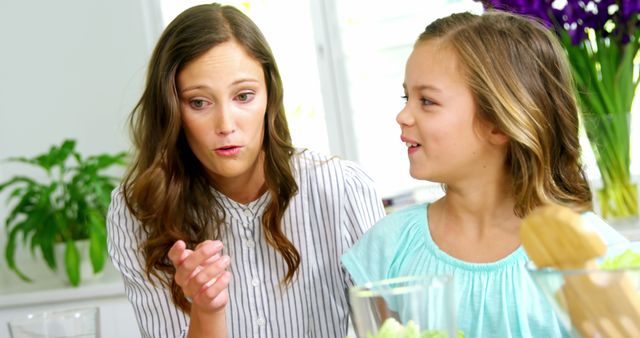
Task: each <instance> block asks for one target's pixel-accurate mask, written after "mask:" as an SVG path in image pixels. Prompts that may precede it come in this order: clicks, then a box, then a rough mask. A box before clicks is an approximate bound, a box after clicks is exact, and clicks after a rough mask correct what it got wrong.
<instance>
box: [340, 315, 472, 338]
mask: <svg viewBox="0 0 640 338" xmlns="http://www.w3.org/2000/svg"><path fill="white" fill-rule="evenodd" d="M347 338H349V337H347ZM367 338H448V337H447V333H446V332H444V331H438V330H425V331H423V332H420V327H418V325H417V324H416V323H415V322H414V321H412V320H409V321H408V322H407V325H406V326H404V325H402V324H400V322H398V321H397V320H396V319H394V318H388V319H387V320H385V321H384V323H382V326H381V327H380V330H378V333H377V334H375V335H372V334H367ZM457 338H464V333H462V331H460V330H458V334H457Z"/></svg>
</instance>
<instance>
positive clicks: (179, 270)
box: [170, 241, 222, 286]
mask: <svg viewBox="0 0 640 338" xmlns="http://www.w3.org/2000/svg"><path fill="white" fill-rule="evenodd" d="M172 249H173V248H172ZM186 250H187V249H184V250H183V251H179V248H178V249H177V250H176V252H173V253H172V254H173V255H174V256H173V257H174V259H175V261H174V259H171V258H170V259H171V261H172V262H174V265H175V262H178V265H176V274H175V276H174V278H175V280H176V283H178V285H180V286H183V285H184V284H186V283H187V282H188V281H189V280H190V279H191V278H193V277H195V276H196V275H197V274H198V273H199V272H200V271H201V270H202V268H203V267H206V266H207V265H211V263H212V262H215V261H217V260H218V259H217V257H216V256H219V254H220V251H221V250H222V242H220V241H205V242H203V243H202V245H199V246H198V248H197V249H196V250H194V251H193V252H191V253H190V254H188V255H185V254H184V252H185V251H186ZM185 256H186V257H185ZM175 257H178V258H175ZM180 258H183V259H182V260H181V261H180Z"/></svg>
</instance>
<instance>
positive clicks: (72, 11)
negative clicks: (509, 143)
mask: <svg viewBox="0 0 640 338" xmlns="http://www.w3.org/2000/svg"><path fill="white" fill-rule="evenodd" d="M200 3H207V1H193V0H111V1H99V0H65V1H46V0H33V1H10V0H2V1H0V159H6V158H8V157H14V156H33V155H36V154H38V153H42V152H45V151H46V150H48V148H49V147H50V146H51V145H54V144H60V143H61V142H62V140H63V139H65V138H74V139H76V140H77V141H78V150H79V151H80V152H82V153H83V154H86V155H90V154H96V153H102V152H109V153H115V152H118V151H122V150H128V149H130V141H129V135H128V129H127V128H128V126H127V117H128V115H129V113H130V111H131V109H132V108H133V107H134V105H135V104H136V102H137V100H138V99H139V96H140V94H141V91H142V88H143V85H144V79H145V72H146V67H147V62H148V59H149V56H150V54H151V51H152V49H153V47H154V45H155V43H156V41H157V39H158V37H159V35H160V33H161V32H162V30H163V29H164V27H166V25H167V24H168V23H169V22H170V21H171V20H172V19H173V18H174V17H175V16H176V15H177V14H179V13H180V12H181V11H182V10H184V9H186V8H188V7H190V6H192V5H195V4H200ZM223 3H225V4H231V5H233V6H236V7H237V8H239V9H240V10H242V11H243V12H245V13H246V14H247V15H248V16H249V17H251V18H252V19H253V20H254V21H255V22H256V23H257V24H258V26H259V27H260V28H261V29H262V30H263V33H264V34H265V36H266V38H267V40H268V41H269V43H270V45H271V47H272V49H273V52H274V54H275V57H276V60H277V62H278V66H279V68H280V70H281V73H282V77H283V81H284V87H285V106H286V110H287V117H288V120H289V124H290V129H291V132H292V135H293V140H294V143H295V145H296V146H297V147H301V148H310V149H314V150H317V151H320V152H324V153H328V154H331V155H337V156H340V157H342V158H345V159H348V160H352V161H355V162H357V163H359V164H360V165H361V166H362V167H363V168H364V169H365V170H366V171H367V172H368V173H369V174H370V175H371V176H372V177H373V179H374V181H375V182H376V185H377V188H378V190H379V192H380V193H381V194H382V196H383V197H385V198H393V197H395V198H399V199H402V198H410V199H411V198H416V199H419V200H420V199H433V198H435V197H436V196H438V195H439V194H441V191H440V189H439V187H438V186H437V185H435V184H432V183H429V182H420V181H416V180H413V179H411V178H410V176H409V170H408V161H407V158H406V149H405V146H404V144H403V143H402V142H400V137H399V136H400V129H399V127H398V126H397V124H396V122H395V116H396V114H397V112H398V111H399V110H400V109H401V108H402V105H403V100H402V99H401V98H400V96H401V95H403V90H402V82H403V77H404V74H403V72H404V67H405V61H406V59H407V57H408V56H409V53H410V52H411V48H412V45H413V42H414V41H415V39H416V38H417V36H418V35H419V33H420V32H422V30H423V29H424V27H425V26H426V25H427V24H429V23H430V22H431V21H433V20H434V19H436V18H438V17H442V16H445V15H448V14H450V13H453V12H460V11H471V12H475V13H480V12H481V10H482V8H481V5H480V4H479V3H477V2H474V1H472V0H448V1H447V0H429V1H426V0H395V1H382V0H367V1H365V0H254V1H223ZM523 62H526V60H523ZM638 104H640V100H636V107H635V108H634V110H633V112H632V128H633V130H634V131H635V132H633V133H632V137H633V140H632V153H633V154H632V174H633V175H635V177H636V182H638V177H639V176H640V136H639V135H640V117H639V116H638ZM582 144H583V149H584V161H585V163H586V169H587V174H588V176H589V179H590V180H591V182H592V184H593V185H594V187H597V186H599V185H600V175H599V173H598V170H597V167H596V165H595V159H594V156H593V153H592V152H591V148H590V147H589V145H588V142H587V140H586V137H584V136H583V137H582ZM25 172H26V170H25V169H24V167H22V166H13V165H11V164H8V163H5V162H0V182H2V181H5V180H7V179H8V178H9V177H13V176H14V175H17V174H22V173H25ZM29 174H31V173H29ZM6 199H7V196H6V192H5V193H3V194H0V220H4V219H5V218H6V216H7V210H8V208H7V206H6V204H5V201H6ZM3 228H4V226H3ZM5 239H6V235H5V234H4V231H3V233H2V234H0V249H2V252H3V253H4V248H5V244H4V242H5ZM25 251H26V249H25ZM3 256H4V255H3ZM21 257H25V258H24V259H30V254H28V253H27V252H25V253H24V254H23V255H22V256H21ZM3 258H4V257H3ZM3 258H2V259H0V286H1V287H6V286H7V285H14V284H15V283H14V282H15V280H16V277H15V275H14V274H13V273H11V272H9V271H8V268H7V266H6V261H5V259H3ZM42 266H43V267H44V265H42ZM120 297H123V295H120ZM119 302H120V303H119V305H118V306H119V307H118V309H120V308H121V307H122V306H124V307H126V308H127V309H130V308H129V307H128V305H127V304H126V301H124V300H120V301H119ZM114 306H115V305H114ZM0 308H1V307H0ZM111 312H112V313H113V314H114V315H116V314H118V313H123V314H121V315H122V316H126V315H127V314H126V313H125V312H120V311H119V310H114V311H111ZM129 320H131V318H129ZM2 332H3V331H2V330H0V338H4V337H3V336H2Z"/></svg>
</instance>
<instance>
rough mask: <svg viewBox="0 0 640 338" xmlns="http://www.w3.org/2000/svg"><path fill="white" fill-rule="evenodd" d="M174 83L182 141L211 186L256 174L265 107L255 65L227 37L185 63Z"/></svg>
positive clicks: (259, 169) (262, 82) (260, 73)
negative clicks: (207, 174) (212, 183)
mask: <svg viewBox="0 0 640 338" xmlns="http://www.w3.org/2000/svg"><path fill="white" fill-rule="evenodd" d="M177 86H178V95H179V98H180V109H181V117H182V124H183V127H184V131H185V135H186V138H187V141H188V143H189V146H190V147H191V150H192V151H193V153H194V154H195V155H196V157H197V158H198V160H200V162H201V163H202V164H203V165H204V167H205V168H206V169H207V171H208V172H209V175H210V177H211V178H212V179H213V181H214V182H215V184H216V185H225V183H226V182H229V181H230V180H235V181H237V180H238V179H240V180H249V179H250V178H252V177H255V175H258V176H259V175H261V173H262V161H263V159H262V158H263V157H262V155H261V154H262V142H263V137H264V117H265V111H266V108H267V87H266V84H265V79H264V72H263V69H262V66H261V64H260V63H259V62H258V61H257V60H255V59H254V58H253V57H251V56H250V55H249V54H247V52H246V51H245V50H244V48H243V47H242V46H240V45H239V44H238V43H237V42H235V41H233V40H231V41H228V42H225V43H222V44H220V45H218V46H216V47H214V48H212V49H210V50H209V51H208V52H206V53H205V54H203V55H202V56H200V57H198V58H196V59H194V60H193V61H191V62H190V63H188V64H187V65H186V66H185V67H184V68H183V69H182V70H181V71H180V73H179V74H178V75H177Z"/></svg>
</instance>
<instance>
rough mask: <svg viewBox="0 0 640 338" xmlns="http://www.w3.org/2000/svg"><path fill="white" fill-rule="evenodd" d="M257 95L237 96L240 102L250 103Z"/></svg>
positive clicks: (247, 93)
mask: <svg viewBox="0 0 640 338" xmlns="http://www.w3.org/2000/svg"><path fill="white" fill-rule="evenodd" d="M254 95H255V94H254V93H251V92H245V93H240V94H238V96H236V99H237V100H238V101H240V102H248V101H251V99H252V98H253V96H254Z"/></svg>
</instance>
